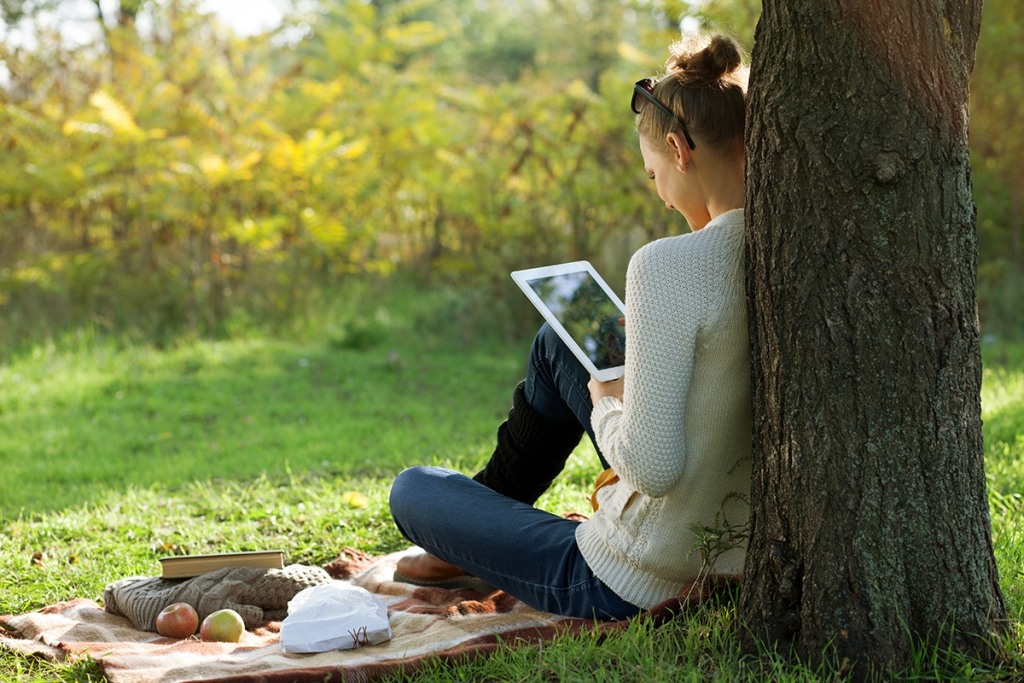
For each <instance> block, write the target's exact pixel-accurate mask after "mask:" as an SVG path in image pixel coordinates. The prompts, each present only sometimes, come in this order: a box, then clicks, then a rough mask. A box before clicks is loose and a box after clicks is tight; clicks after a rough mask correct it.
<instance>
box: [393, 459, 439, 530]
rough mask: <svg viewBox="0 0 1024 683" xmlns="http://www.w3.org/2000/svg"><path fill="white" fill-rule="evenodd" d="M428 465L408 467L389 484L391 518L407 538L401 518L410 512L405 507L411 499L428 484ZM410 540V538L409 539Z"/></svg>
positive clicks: (414, 506) (410, 510)
mask: <svg viewBox="0 0 1024 683" xmlns="http://www.w3.org/2000/svg"><path fill="white" fill-rule="evenodd" d="M430 469H432V468H429V467H422V466H420V467H410V468H409V469H407V470H404V471H402V472H400V473H399V474H398V476H397V477H395V481H394V483H393V484H391V494H390V496H389V498H388V506H389V507H390V508H391V519H393V520H394V522H395V526H397V527H398V530H399V531H400V532H401V533H402V535H403V536H405V538H407V539H408V538H409V534H408V533H406V531H405V529H404V528H403V526H402V520H407V519H408V514H409V513H410V512H412V509H410V508H409V507H407V506H408V505H409V504H410V503H412V501H414V500H415V499H416V497H417V496H416V494H417V493H418V492H421V491H423V489H424V487H425V486H427V485H428V483H427V479H428V476H429V475H427V472H426V470H430ZM416 507H418V506H417V505H416V504H415V503H413V504H412V508H413V509H415V508H416ZM409 540H412V539H409Z"/></svg>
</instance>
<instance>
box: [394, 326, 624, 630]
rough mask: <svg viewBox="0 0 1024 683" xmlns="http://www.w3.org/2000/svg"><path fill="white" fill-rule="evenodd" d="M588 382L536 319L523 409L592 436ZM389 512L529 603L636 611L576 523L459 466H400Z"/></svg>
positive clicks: (446, 555) (601, 614)
mask: <svg viewBox="0 0 1024 683" xmlns="http://www.w3.org/2000/svg"><path fill="white" fill-rule="evenodd" d="M589 380H590V375H589V374H588V373H587V371H586V369H585V368H583V366H582V365H580V363H579V361H578V360H576V357H575V356H573V355H572V353H571V352H570V351H569V350H568V349H567V348H566V347H565V345H564V344H563V343H562V341H561V339H559V338H558V335H557V334H555V333H554V332H553V331H552V330H551V329H550V328H549V327H548V326H547V325H544V327H542V328H541V330H540V332H538V333H537V338H536V339H535V340H534V344H533V348H532V349H531V350H530V360H529V363H528V367H527V375H526V387H525V389H524V390H525V394H526V398H527V401H528V402H529V403H530V406H531V407H533V408H534V410H535V411H536V412H538V413H539V414H540V415H542V416H543V417H546V418H548V419H549V420H552V421H555V422H569V421H571V420H575V421H579V422H580V423H581V424H582V425H583V426H584V428H585V429H586V430H587V432H588V433H589V434H590V435H591V438H593V431H592V430H591V427H590V411H591V409H592V405H591V402H590V391H589V389H587V382H589ZM601 461H602V464H603V463H604V458H601ZM605 466H606V467H607V465H605ZM391 516H392V517H393V518H394V520H395V524H396V525H397V526H398V530H399V531H401V532H402V535H403V536H405V537H406V538H407V539H409V540H410V541H412V542H413V543H415V544H416V545H418V546H420V547H421V548H423V549H424V550H426V551H428V552H430V553H431V554H433V555H436V556H437V557H440V558H441V559H442V560H445V561H446V562H451V563H452V564H454V565H457V566H458V567H460V568H462V570H463V571H465V572H467V573H469V574H472V575H474V576H477V577H479V578H481V579H483V580H484V581H486V582H487V583H489V584H491V585H492V586H496V587H497V588H500V589H502V590H504V591H505V592H507V593H509V594H511V595H513V596H515V597H516V598H518V599H519V600H522V601H523V602H525V603H526V604H527V605H530V606H531V607H533V608H535V609H539V610H542V611H545V612H554V613H555V614H562V615H565V616H569V617H582V618H588V619H589V618H597V619H623V618H626V617H629V616H633V615H635V614H637V613H638V612H640V611H641V609H640V608H639V607H637V606H635V605H632V604H630V603H628V602H626V601H624V600H622V599H621V598H620V597H619V596H618V595H616V594H615V593H614V592H613V591H612V590H611V589H610V588H608V587H607V586H606V585H604V583H603V582H602V581H601V580H600V579H598V578H597V577H596V576H594V573H593V572H592V571H591V570H590V567H589V566H588V565H587V562H586V560H584V559H583V555H582V554H581V553H580V551H579V548H578V547H577V546H576V536H575V533H576V527H577V526H578V525H579V522H574V521H571V520H567V519H564V518H562V517H559V516H557V515H553V514H551V513H549V512H545V511H543V510H538V509H536V508H534V507H533V506H531V505H527V504H525V503H520V502H517V501H514V500H512V499H511V498H507V497H505V496H503V495H501V494H500V493H496V492H494V491H492V490H491V489H489V488H487V487H486V486H484V485H483V484H480V483H477V482H475V481H473V480H472V479H470V478H469V477H467V476H465V475H462V474H459V473H458V472H452V471H450V470H445V469H441V468H438V467H413V468H411V469H408V470H406V471H404V472H402V473H401V474H399V475H398V478H397V479H396V480H395V483H394V485H393V486H392V488H391Z"/></svg>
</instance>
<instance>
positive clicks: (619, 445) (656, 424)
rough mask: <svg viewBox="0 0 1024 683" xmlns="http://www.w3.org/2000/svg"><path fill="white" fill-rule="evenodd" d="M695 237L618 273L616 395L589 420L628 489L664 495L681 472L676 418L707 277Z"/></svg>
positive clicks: (664, 244) (649, 248) (647, 254)
mask: <svg viewBox="0 0 1024 683" xmlns="http://www.w3.org/2000/svg"><path fill="white" fill-rule="evenodd" d="M702 238H703V235H701V236H698V234H697V233H694V234H692V235H687V236H684V237H677V238H668V239H664V240H659V241H657V242H653V243H651V244H648V245H646V246H645V247H643V248H642V249H640V250H639V251H637V252H636V254H634V256H633V258H632V259H630V263H629V269H628V271H627V275H626V372H625V379H624V386H623V397H622V401H621V402H620V401H619V400H618V399H615V398H611V397H606V398H604V399H601V400H600V401H598V403H597V405H595V406H594V411H593V413H592V416H591V424H592V425H593V428H594V432H595V435H596V436H597V443H598V445H599V446H600V448H601V452H602V453H603V454H604V456H605V458H606V459H607V461H608V463H609V464H610V465H611V466H612V468H613V469H614V470H615V473H616V474H618V475H619V478H620V479H622V480H624V481H625V482H626V483H627V484H629V485H630V486H631V487H632V488H633V489H634V490H636V491H639V492H640V493H642V494H644V495H647V496H651V497H654V498H657V497H661V496H663V495H665V494H666V493H668V492H669V491H670V490H671V489H672V487H673V486H674V485H675V484H676V482H677V481H678V480H679V478H680V477H681V476H682V474H683V470H684V469H685V467H686V439H685V434H684V425H683V422H684V416H685V414H686V401H687V396H688V393H689V389H690V379H691V374H692V370H693V364H694V356H695V353H696V347H697V343H698V333H699V331H700V328H701V325H702V323H703V322H704V320H705V319H706V318H707V317H708V316H709V315H710V309H711V308H712V306H711V301H712V297H713V290H714V278H713V277H711V273H710V272H708V271H709V270H710V269H709V267H708V266H709V265H710V264H708V263H707V261H706V260H705V259H703V258H701V257H700V253H699V252H700V251H701V249H700V245H702V244H703V243H705V242H706V240H704V239H702Z"/></svg>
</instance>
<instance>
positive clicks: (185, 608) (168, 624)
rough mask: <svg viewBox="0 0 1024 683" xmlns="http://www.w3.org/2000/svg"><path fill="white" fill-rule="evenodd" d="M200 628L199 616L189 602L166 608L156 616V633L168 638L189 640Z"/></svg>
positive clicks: (177, 603)
mask: <svg viewBox="0 0 1024 683" xmlns="http://www.w3.org/2000/svg"><path fill="white" fill-rule="evenodd" d="M197 628H199V615H198V614H196V610H195V608H194V607H192V605H190V604H188V603H187V602H176V603H174V604H173V605H168V606H167V607H164V609H163V611H162V612H160V614H158V615H157V616H156V632H157V633H159V634H160V635H162V636H166V637H168V638H188V637H190V636H191V635H192V634H193V633H195V632H196V629H197Z"/></svg>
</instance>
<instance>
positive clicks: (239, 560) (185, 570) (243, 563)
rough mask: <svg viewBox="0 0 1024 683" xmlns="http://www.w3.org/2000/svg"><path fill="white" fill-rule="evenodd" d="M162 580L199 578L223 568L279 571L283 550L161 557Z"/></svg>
mask: <svg viewBox="0 0 1024 683" xmlns="http://www.w3.org/2000/svg"><path fill="white" fill-rule="evenodd" d="M160 566H161V568H162V569H163V578H165V579H182V578H186V577H190V576H199V575H200V574H205V573H206V572H212V571H215V570H217V569H224V568H225V567H255V568H257V569H281V568H283V567H284V551H283V550H254V551H249V552H241V553H214V554H212V555H175V556H173V557H161V558H160Z"/></svg>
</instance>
